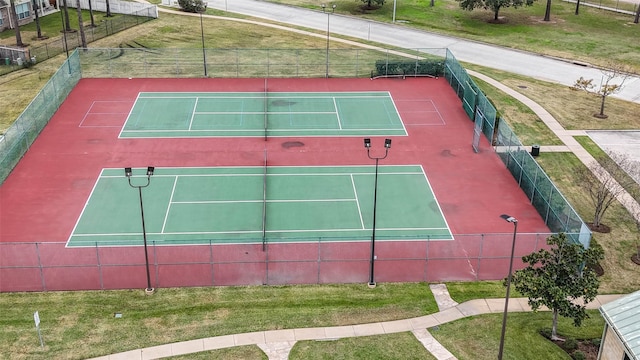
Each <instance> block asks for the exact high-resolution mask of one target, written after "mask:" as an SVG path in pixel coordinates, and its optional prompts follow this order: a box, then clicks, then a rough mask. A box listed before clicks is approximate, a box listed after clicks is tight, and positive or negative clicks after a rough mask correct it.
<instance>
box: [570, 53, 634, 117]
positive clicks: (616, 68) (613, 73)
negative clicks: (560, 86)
mask: <svg viewBox="0 0 640 360" xmlns="http://www.w3.org/2000/svg"><path fill="white" fill-rule="evenodd" d="M629 76H631V71H630V68H629V67H628V66H626V65H621V64H613V63H610V64H609V66H608V68H605V69H602V81H601V82H600V86H598V85H595V84H593V79H589V80H587V79H585V78H583V77H582V76H581V77H580V79H578V80H576V83H575V84H573V87H572V89H573V90H583V91H586V92H587V93H589V94H594V95H597V96H598V97H600V99H601V102H600V112H599V113H597V114H593V116H595V117H597V118H600V119H606V118H607V117H608V116H607V115H605V114H604V102H605V100H606V99H607V96H609V95H613V94H616V93H618V92H620V90H622V87H623V86H624V82H625V81H626V80H627V79H628V78H629ZM618 78H620V81H619V82H614V80H615V79H618Z"/></svg>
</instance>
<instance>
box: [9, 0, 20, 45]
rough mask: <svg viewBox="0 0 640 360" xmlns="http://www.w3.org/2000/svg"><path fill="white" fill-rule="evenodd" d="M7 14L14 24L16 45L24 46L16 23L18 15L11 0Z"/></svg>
mask: <svg viewBox="0 0 640 360" xmlns="http://www.w3.org/2000/svg"><path fill="white" fill-rule="evenodd" d="M9 4H10V6H9V16H11V20H12V21H13V23H14V24H15V28H14V30H15V32H16V45H17V46H20V47H24V43H23V42H22V35H21V34H20V25H18V15H17V14H16V4H15V2H14V1H13V0H9Z"/></svg>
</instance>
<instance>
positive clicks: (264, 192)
mask: <svg viewBox="0 0 640 360" xmlns="http://www.w3.org/2000/svg"><path fill="white" fill-rule="evenodd" d="M265 134H266V133H265ZM265 136H266V135H265ZM266 246H267V149H264V167H263V176H262V251H264V250H265V248H266Z"/></svg>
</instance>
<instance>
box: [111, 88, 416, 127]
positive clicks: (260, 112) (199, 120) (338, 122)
mask: <svg viewBox="0 0 640 360" xmlns="http://www.w3.org/2000/svg"><path fill="white" fill-rule="evenodd" d="M406 134H407V133H406V131H405V128H404V125H403V123H402V120H401V119H400V115H399V114H398V111H397V109H396V107H395V104H394V102H393V99H392V98H391V95H390V94H389V93H388V92H338V93H286V92H273V93H266V92H264V93H259V92H242V93H235V92H232V93H227V92H211V93H186V92H185V93H161V92H154V93H149V92H143V93H140V94H139V95H138V98H137V100H136V102H135V104H134V106H133V109H132V110H131V112H130V113H129V116H128V117H127V121H126V123H125V125H124V127H123V129H122V131H121V133H120V137H121V138H155V137H208V136H211V137H213V136H216V137H223V136H225V137H230V136H245V137H246V136H361V135H366V136H375V135H388V136H392V135H401V136H404V135H406Z"/></svg>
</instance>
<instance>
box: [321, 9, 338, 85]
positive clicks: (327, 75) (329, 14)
mask: <svg viewBox="0 0 640 360" xmlns="http://www.w3.org/2000/svg"><path fill="white" fill-rule="evenodd" d="M320 6H322V12H324V13H327V70H326V72H325V77H327V78H328V77H329V19H330V18H331V14H333V12H334V11H336V4H332V5H331V12H328V11H327V10H326V8H327V5H325V4H322V5H320Z"/></svg>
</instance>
